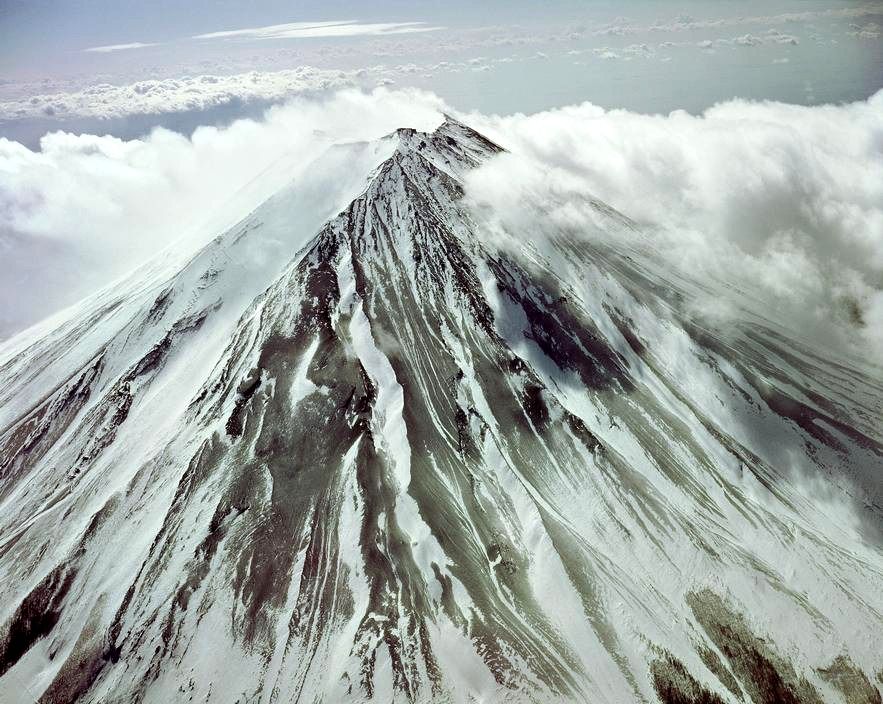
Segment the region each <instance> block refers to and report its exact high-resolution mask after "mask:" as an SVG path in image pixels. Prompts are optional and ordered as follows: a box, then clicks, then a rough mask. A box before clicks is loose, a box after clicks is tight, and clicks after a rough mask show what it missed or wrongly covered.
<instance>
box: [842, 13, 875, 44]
mask: <svg viewBox="0 0 883 704" xmlns="http://www.w3.org/2000/svg"><path fill="white" fill-rule="evenodd" d="M881 13H883V10H881ZM847 34H849V35H850V36H852V37H858V38H859V39H879V38H880V25H879V24H877V23H876V22H867V23H865V24H863V25H859V24H851V25H849V31H848V32H847Z"/></svg>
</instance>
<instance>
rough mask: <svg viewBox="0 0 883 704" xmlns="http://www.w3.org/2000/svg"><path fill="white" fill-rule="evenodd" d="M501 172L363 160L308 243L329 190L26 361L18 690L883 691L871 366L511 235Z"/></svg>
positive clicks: (559, 247)
mask: <svg viewBox="0 0 883 704" xmlns="http://www.w3.org/2000/svg"><path fill="white" fill-rule="evenodd" d="M497 151H499V148H498V147H496V145H494V144H492V143H490V142H489V141H487V140H486V139H484V138H483V137H481V136H480V135H478V134H477V133H475V132H473V131H472V130H470V129H469V128H467V127H465V126H463V125H461V124H459V123H457V122H455V121H453V120H450V119H448V120H446V121H445V122H444V123H443V124H442V125H441V126H440V127H439V128H438V129H437V130H436V131H435V132H434V133H432V134H423V133H418V132H414V131H413V130H399V131H398V132H397V133H395V134H394V135H391V136H390V137H389V138H387V139H386V140H382V141H381V142H379V143H377V144H373V145H355V146H353V147H348V148H346V149H345V151H344V153H343V154H342V155H338V156H335V155H331V156H330V157H328V158H329V159H331V160H332V162H333V160H334V159H337V158H340V159H344V160H352V162H350V161H347V162H345V163H353V164H354V165H355V166H354V168H352V169H351V170H350V174H351V178H352V181H351V182H350V183H347V184H338V188H337V190H336V191H335V192H334V195H333V197H329V198H328V199H327V206H325V207H324V208H316V209H314V210H310V213H309V217H303V218H302V219H301V221H299V222H297V226H296V227H295V226H294V220H292V219H293V218H296V217H298V216H297V215H296V213H298V212H299V210H302V209H304V208H305V205H304V204H305V203H307V202H311V201H312V199H313V195H311V194H310V190H309V188H307V189H306V191H304V190H295V191H291V192H289V193H288V195H286V194H280V196H277V197H276V198H274V199H271V201H268V203H266V204H264V205H263V206H261V207H260V208H259V209H258V210H257V211H255V213H254V214H253V215H252V216H250V217H249V218H247V219H246V220H245V221H244V222H243V223H241V224H240V226H237V228H234V230H232V231H230V232H229V233H226V234H225V235H223V236H222V237H220V238H218V240H216V241H215V242H213V243H211V244H210V245H208V246H207V247H206V248H205V249H204V250H202V251H201V252H200V253H198V254H197V255H196V256H195V257H193V258H192V259H191V260H189V261H188V262H187V263H186V264H185V265H184V266H183V267H181V266H179V265H176V264H174V262H172V263H164V264H163V265H162V266H163V267H165V268H163V269H162V270H161V273H158V271H157V270H156V269H155V268H154V269H150V268H148V269H146V270H145V271H142V272H140V273H137V274H136V275H134V276H133V277H132V278H131V279H130V280H129V281H128V282H127V283H125V284H123V285H122V286H121V287H119V290H116V291H111V292H109V293H105V294H102V295H101V296H99V297H97V299H96V300H94V301H92V302H87V303H86V304H84V306H83V307H82V308H81V309H79V310H77V311H74V312H72V313H71V315H70V317H69V318H68V320H67V321H66V322H64V323H62V324H61V325H60V326H59V327H58V328H57V329H55V330H52V331H50V332H48V333H47V334H46V335H45V336H43V337H42V338H39V339H37V340H36V341H33V342H32V343H31V344H30V346H26V345H25V344H24V343H22V342H20V341H19V342H16V341H13V342H12V343H11V344H10V345H9V346H7V350H8V351H7V352H6V354H5V355H4V356H3V357H0V365H2V366H0V389H2V391H0V394H2V396H0V402H2V409H3V415H2V425H0V428H2V431H0V482H2V483H0V502H2V503H0V565H2V570H0V573H2V574H3V575H4V577H3V578H2V581H0V594H2V599H0V603H2V604H3V607H2V611H0V618H2V619H3V623H4V626H3V629H2V630H0V638H2V641H0V689H2V690H3V693H4V696H6V697H7V698H8V699H10V700H11V701H16V700H22V701H26V700H29V699H37V698H42V699H43V700H45V701H71V700H79V701H101V702H107V701H170V700H180V699H188V700H189V699H191V698H192V699H193V700H194V701H195V700H203V701H219V702H226V701H230V702H233V701H265V702H271V701H273V702H275V701H278V702H290V701H358V700H363V699H365V700H367V699H373V700H376V701H391V700H401V701H409V700H410V701H428V700H433V699H439V700H442V701H446V700H447V701H472V700H491V701H502V700H505V701H561V700H566V701H592V702H595V701H609V702H622V701H656V700H657V699H661V700H662V701H666V702H676V701H706V702H711V701H746V700H749V699H750V700H751V701H755V702H779V701H805V702H816V701H839V700H841V699H838V698H842V697H848V698H851V699H849V700H850V701H869V702H872V701H879V700H880V694H879V691H878V690H877V689H875V687H877V685H878V684H879V681H877V682H875V678H876V673H877V672H878V671H880V669H881V667H883V659H881V657H880V652H879V647H878V643H879V640H880V635H881V633H883V595H881V590H880V589H879V585H880V584H881V583H883V551H881V542H880V539H881V534H880V530H879V529H880V525H881V523H880V516H881V504H883V501H881V495H880V486H881V478H880V469H881V458H883V444H881V443H883V437H881V430H880V424H879V422H878V421H879V418H880V417H881V412H883V381H881V379H880V376H879V370H875V369H873V368H871V367H868V368H862V366H861V365H860V364H858V363H845V362H843V361H842V360H836V359H829V358H825V356H824V355H822V354H820V353H818V352H817V351H814V350H811V349H808V348H806V347H805V346H804V345H801V344H800V343H799V342H797V341H796V340H794V339H792V338H791V337H789V336H788V333H787V331H785V330H783V329H782V328H780V327H779V326H777V325H775V324H773V323H772V322H770V321H768V320H765V319H763V318H761V317H760V316H758V315H756V314H753V315H752V314H747V313H746V315H745V318H744V320H743V321H742V322H741V323H739V324H738V325H734V326H733V329H732V330H728V331H727V335H726V336H724V335H723V334H721V332H719V331H716V330H715V329H713V328H712V327H709V326H707V325H703V324H702V323H701V321H697V320H696V319H695V317H693V316H691V315H689V314H688V313H687V312H686V311H687V310H688V307H687V306H685V305H684V301H685V300H689V299H690V298H692V297H696V296H702V295H711V294H713V292H710V291H705V290H702V289H701V288H700V287H699V285H698V284H696V283H695V282H691V281H689V280H686V279H679V278H673V277H672V276H670V275H669V274H668V273H667V272H660V271H657V270H656V269H655V267H654V265H653V263H652V261H651V260H649V259H647V258H646V257H642V256H640V255H639V253H637V252H634V251H631V250H628V249H625V248H623V249H621V250H618V249H616V248H610V247H609V246H603V247H602V246H601V245H598V244H591V243H592V241H593V240H592V239H591V238H579V239H574V238H573V237H568V236H565V235H563V234H562V235H561V237H560V238H558V239H556V240H555V241H553V242H550V243H548V246H544V247H542V248H540V247H538V246H536V245H534V244H531V243H530V242H529V241H528V235H529V233H513V234H515V235H516V237H515V238H509V239H502V240H500V239H498V238H492V237H489V236H486V234H487V223H486V222H484V221H483V219H482V216H481V215H480V214H479V213H477V212H476V211H475V210H474V209H472V208H470V207H469V206H468V204H467V202H466V199H464V198H463V195H464V190H463V189H464V184H463V179H464V177H465V175H466V173H467V172H468V171H469V169H471V168H473V167H475V166H477V165H479V164H480V163H482V162H483V161H485V160H486V159H489V158H492V156H493V155H494V154H495V153H496V152H497ZM334 166H335V164H333V163H332V164H331V166H330V167H329V173H336V171H335V169H334V168H333V167H334ZM321 168H322V167H321V165H317V170H320V169H321ZM337 171H339V169H338V170H337ZM366 177H367V180H366ZM316 183H317V184H318V185H317V187H316V189H315V190H314V191H313V194H315V192H325V191H324V188H325V186H326V185H327V184H326V182H325V181H323V179H321V178H317V179H316ZM360 189H363V190H361V192H359V191H360ZM304 193H306V194H307V195H303V194H304ZM298 194H301V195H298ZM346 194H349V195H348V196H346V198H345V202H346V201H349V205H347V206H345V207H344V208H343V210H342V211H341V212H339V213H338V214H334V211H333V210H331V212H327V211H329V209H332V208H333V207H334V204H335V202H336V201H337V200H340V199H343V198H344V197H345V195H346ZM353 198H354V199H353ZM340 207H342V206H340ZM597 209H598V213H599V220H600V222H601V223H602V226H603V227H605V228H606V229H609V230H610V231H613V232H616V231H619V230H626V229H629V228H632V227H633V226H632V224H631V223H630V222H629V220H628V219H627V218H625V217H624V216H622V215H620V214H618V213H616V212H615V211H612V210H611V209H609V208H606V207H605V206H603V204H600V203H599V204H597ZM323 213H324V215H323ZM332 215H333V217H332ZM326 220H327V221H326ZM323 221H326V222H324V224H323ZM310 227H312V229H313V231H314V232H315V231H318V234H316V235H315V236H314V237H313V238H312V239H311V240H309V241H308V242H307V243H306V245H305V246H304V247H303V249H301V251H300V252H299V253H298V255H297V256H296V257H295V258H294V259H293V260H291V263H290V264H288V265H287V266H284V267H283V265H282V264H281V261H282V260H281V258H280V256H279V255H280V253H281V252H284V251H285V247H286V237H290V238H292V239H289V240H288V243H289V244H288V246H289V247H290V248H291V249H290V250H289V251H292V250H293V249H296V246H297V245H292V244H291V243H292V242H296V241H297V237H299V236H300V235H298V236H297V237H296V236H295V235H294V234H292V233H291V232H289V228H290V229H291V230H296V231H297V232H304V231H306V230H308V229H309V228H310ZM286 233H287V234H286ZM605 241H609V238H607V239H606V240H605ZM26 693H27V694H26Z"/></svg>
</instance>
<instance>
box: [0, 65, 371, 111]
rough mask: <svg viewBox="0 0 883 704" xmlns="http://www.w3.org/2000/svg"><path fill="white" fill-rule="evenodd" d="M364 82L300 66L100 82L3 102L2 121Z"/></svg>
mask: <svg viewBox="0 0 883 704" xmlns="http://www.w3.org/2000/svg"><path fill="white" fill-rule="evenodd" d="M363 81H364V75H363V74H360V73H359V72H358V71H338V70H322V69H317V68H312V67H310V66H301V67H299V68H296V69H290V70H285V71H249V72H248V73H237V74H232V75H201V76H185V77H182V78H166V79H159V80H147V81H138V82H136V83H129V84H123V85H111V84H109V83H101V84H97V85H92V86H89V87H87V88H83V89H81V90H75V91H70V92H63V93H50V94H43V95H33V96H30V97H22V98H20V99H18V100H10V101H6V102H3V103H0V117H2V118H6V119H10V118H17V119H20V118H27V117H43V116H49V117H55V118H66V117H99V118H105V119H107V118H114V117H124V116H127V115H141V114H144V115H152V114H160V113H169V112H178V111H185V110H205V109H208V108H211V107H215V106H218V105H224V104H228V103H230V102H232V101H234V100H242V101H251V100H267V101H281V100H284V99H285V98H288V97H291V96H296V95H298V94H302V93H306V92H311V91H324V90H329V89H335V88H346V87H351V86H353V85H356V84H357V83H362V82H363Z"/></svg>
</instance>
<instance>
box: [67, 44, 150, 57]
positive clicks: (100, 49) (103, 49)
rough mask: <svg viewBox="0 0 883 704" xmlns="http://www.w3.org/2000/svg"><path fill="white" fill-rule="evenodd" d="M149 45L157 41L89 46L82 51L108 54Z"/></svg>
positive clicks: (143, 47)
mask: <svg viewBox="0 0 883 704" xmlns="http://www.w3.org/2000/svg"><path fill="white" fill-rule="evenodd" d="M149 46H159V43H157V42H131V43H129V44H107V45H105V46H90V47H89V48H88V49H83V51H89V52H94V53H97V54H109V53H111V52H114V51H127V50H129V49H145V48H147V47H149Z"/></svg>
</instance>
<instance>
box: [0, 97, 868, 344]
mask: <svg viewBox="0 0 883 704" xmlns="http://www.w3.org/2000/svg"><path fill="white" fill-rule="evenodd" d="M443 110H448V111H449V112H450V111H451V109H450V108H449V107H447V106H445V105H444V104H443V102H442V101H441V100H440V99H439V98H437V97H435V96H433V95H431V94H428V93H423V92H416V91H389V90H385V89H378V90H375V91H374V92H372V93H362V92H358V91H354V90H348V91H342V92H339V93H337V94H334V95H329V96H326V97H320V98H315V97H314V98H302V99H298V100H295V101H293V102H290V103H289V104H287V105H286V106H284V107H279V108H272V109H270V110H269V111H268V112H267V114H266V117H265V118H264V119H262V120H241V121H238V122H236V123H234V124H232V125H231V126H230V127H227V128H223V129H216V128H200V129H198V130H196V131H195V132H194V133H193V134H192V135H191V136H190V137H184V136H181V135H178V134H175V133H172V132H169V131H167V130H162V129H157V130H154V131H153V132H152V133H151V134H150V135H148V136H146V137H144V138H142V139H138V140H129V141H123V140H119V139H115V138H113V137H107V136H105V137H98V136H88V135H80V136H74V135H69V134H64V133H53V134H48V135H46V136H45V137H44V138H43V140H42V142H41V149H40V150H39V151H32V150H29V149H27V148H25V147H23V146H21V145H19V144H16V143H14V142H9V141H7V140H0V238H2V239H0V246H2V247H3V248H4V249H5V250H6V256H5V257H4V259H5V262H6V264H5V266H6V267H7V271H6V272H4V274H3V276H2V278H0V281H2V284H0V287H2V290H0V297H2V299H3V300H4V301H6V305H5V306H4V307H3V309H2V310H0V335H4V336H8V335H9V334H11V333H12V332H14V331H15V330H17V329H21V328H22V327H25V326H27V325H29V324H31V323H33V322H35V321H36V320H37V319H39V318H40V317H43V316H45V315H47V314H49V313H51V312H52V311H53V310H56V309H58V308H59V307H61V306H63V305H66V304H70V303H73V302H74V301H75V300H76V299H78V298H79V297H81V296H82V295H84V294H86V293H88V292H89V291H91V290H95V289H96V288H98V287H99V286H101V285H102V284H104V283H106V282H107V281H108V280H110V279H111V278H113V277H115V276H118V275H121V274H123V273H125V272H126V271H127V270H128V269H131V268H132V267H134V266H136V265H138V264H140V263H142V262H143V261H144V260H145V259H146V258H147V257H148V256H150V254H151V253H153V252H155V251H157V250H159V249H161V248H163V247H165V246H167V245H169V244H172V243H177V244H179V245H180V244H181V242H182V241H184V242H191V243H192V244H193V246H196V245H198V244H199V243H200V237H202V238H204V237H206V236H209V235H208V234H207V233H208V232H209V229H207V228H206V227H205V226H206V220H207V218H206V214H207V213H212V212H215V211H216V210H217V209H218V206H219V204H226V205H225V206H224V207H223V208H222V210H223V211H224V212H226V213H227V214H228V217H229V218H233V219H234V220H235V218H236V217H240V216H242V215H243V214H245V213H246V212H248V211H249V209H251V208H253V207H254V206H255V205H257V203H258V202H260V200H261V199H262V198H264V197H266V196H267V195H268V192H263V191H262V190H261V189H260V188H258V189H257V190H253V191H251V192H248V189H245V191H243V190H242V189H243V188H244V187H246V185H247V184H248V183H249V182H250V181H252V180H253V179H254V178H255V177H256V176H257V175H258V174H260V173H262V172H263V171H265V170H267V169H269V168H271V167H273V168H274V169H275V170H276V173H277V177H276V180H275V181H272V180H265V181H264V183H267V184H271V185H272V186H273V187H275V185H277V184H278V183H279V182H280V181H279V179H284V178H296V177H297V173H298V170H299V169H302V168H304V166H305V165H306V164H308V163H309V162H310V161H311V159H313V158H315V157H316V156H317V155H318V154H319V153H321V151H322V150H323V149H325V148H327V146H328V145H330V144H334V143H342V142H346V141H351V140H359V139H369V138H376V137H378V136H380V135H382V134H384V133H387V132H389V131H391V130H393V129H394V128H395V127H397V126H401V125H403V124H404V125H414V126H416V127H423V128H426V127H427V126H428V123H430V122H432V121H433V120H436V121H438V120H440V119H441V118H440V114H441V112H442V111H443ZM468 119H469V121H470V123H471V124H474V125H476V126H477V127H478V128H480V129H481V130H483V131H484V132H485V133H487V134H489V135H490V136H492V137H493V138H494V139H496V140H497V141H498V142H499V143H500V144H502V145H504V146H505V147H507V148H508V149H509V150H510V153H509V154H506V155H503V156H500V157H498V158H497V159H496V160H495V161H493V162H492V163H490V164H489V165H487V166H484V167H482V169H480V170H478V171H477V172H476V173H475V174H474V175H473V176H471V177H470V180H469V190H470V196H471V198H472V199H473V201H474V202H475V203H476V205H477V207H483V206H484V207H492V209H493V210H494V211H495V212H496V213H497V214H498V217H499V223H498V224H499V226H500V228H501V230H507V229H508V230H510V231H515V232H518V233H526V232H530V233H532V235H531V236H536V237H541V236H542V233H543V232H544V231H547V230H548V229H549V228H558V227H562V226H564V227H567V228H568V229H569V230H570V231H572V232H575V233H579V232H580V230H584V231H585V232H586V233H588V232H590V228H586V227H584V225H585V224H586V223H587V222H590V221H591V218H592V217H593V214H592V209H591V207H587V204H589V203H591V202H592V199H594V198H597V199H600V200H602V201H604V202H606V203H608V204H610V205H612V206H613V207H615V208H617V209H619V210H620V211H621V212H623V213H625V214H627V215H628V216H629V217H630V218H632V219H633V220H634V221H636V222H637V223H639V224H640V225H641V226H642V227H641V235H640V236H639V237H640V238H641V240H642V242H643V244H644V246H648V247H652V248H654V249H655V251H656V252H657V253H658V256H659V257H661V258H663V259H665V260H666V261H667V262H669V264H671V265H673V266H676V267H678V268H680V269H685V270H689V271H691V272H693V273H694V274H695V273H699V272H701V273H702V275H704V276H710V277H714V278H715V279H725V280H727V281H728V282H730V283H731V284H732V285H733V286H735V287H737V288H741V289H743V290H745V291H748V292H750V293H751V295H752V296H753V297H755V298H757V299H758V300H759V301H760V303H761V305H765V306H769V307H771V308H772V309H774V310H775V311H778V312H779V313H780V314H781V316H782V317H784V318H787V319H789V320H791V322H792V323H793V324H794V325H795V326H797V327H799V328H800V329H802V330H804V331H805V332H806V333H807V334H812V335H814V336H816V339H819V340H821V341H823V342H825V343H826V344H829V345H836V346H840V347H846V348H853V349H855V348H856V346H858V347H859V348H861V347H862V346H865V349H867V345H871V349H874V348H876V349H877V350H879V349H880V346H881V333H880V330H883V293H881V287H883V155H881V151H883V147H881V145H883V93H878V94H876V95H875V96H872V97H871V98H869V99H868V100H867V101H863V102H858V103H853V104H849V105H839V106H834V105H824V106H816V107H800V106H794V105H787V104H782V103H774V102H763V103H754V102H746V101H740V100H734V101H730V102H727V103H722V104H719V105H717V106H715V107H713V108H711V109H709V110H707V111H706V112H705V113H703V114H702V115H690V114H687V113H684V112H675V113H671V114H669V115H642V114H636V113H632V112H628V111H622V110H614V111H605V110H603V109H601V108H598V107H596V106H593V105H591V104H588V103H585V104H582V105H578V106H572V107H568V108H563V109H559V110H553V111H547V112H542V113H537V114H534V115H514V116H508V117H498V116H483V115H478V114H473V115H470V116H469V118H468ZM265 190H266V189H265ZM236 194H238V195H236ZM234 196H236V197H234ZM157 206H159V207H157ZM208 220H209V221H211V222H213V223H214V224H215V225H216V224H217V222H218V220H217V218H208ZM200 233H202V234H200ZM519 236H524V235H523V234H519ZM185 246H186V245H185ZM35 260H39V261H44V260H45V261H52V262H53V265H52V266H47V267H45V268H43V267H40V266H34V265H32V264H30V262H33V261H35ZM13 268H14V270H13ZM727 306H728V304H727V302H726V301H708V302H707V304H706V305H705V307H706V311H705V312H706V313H708V314H726V312H727Z"/></svg>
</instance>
